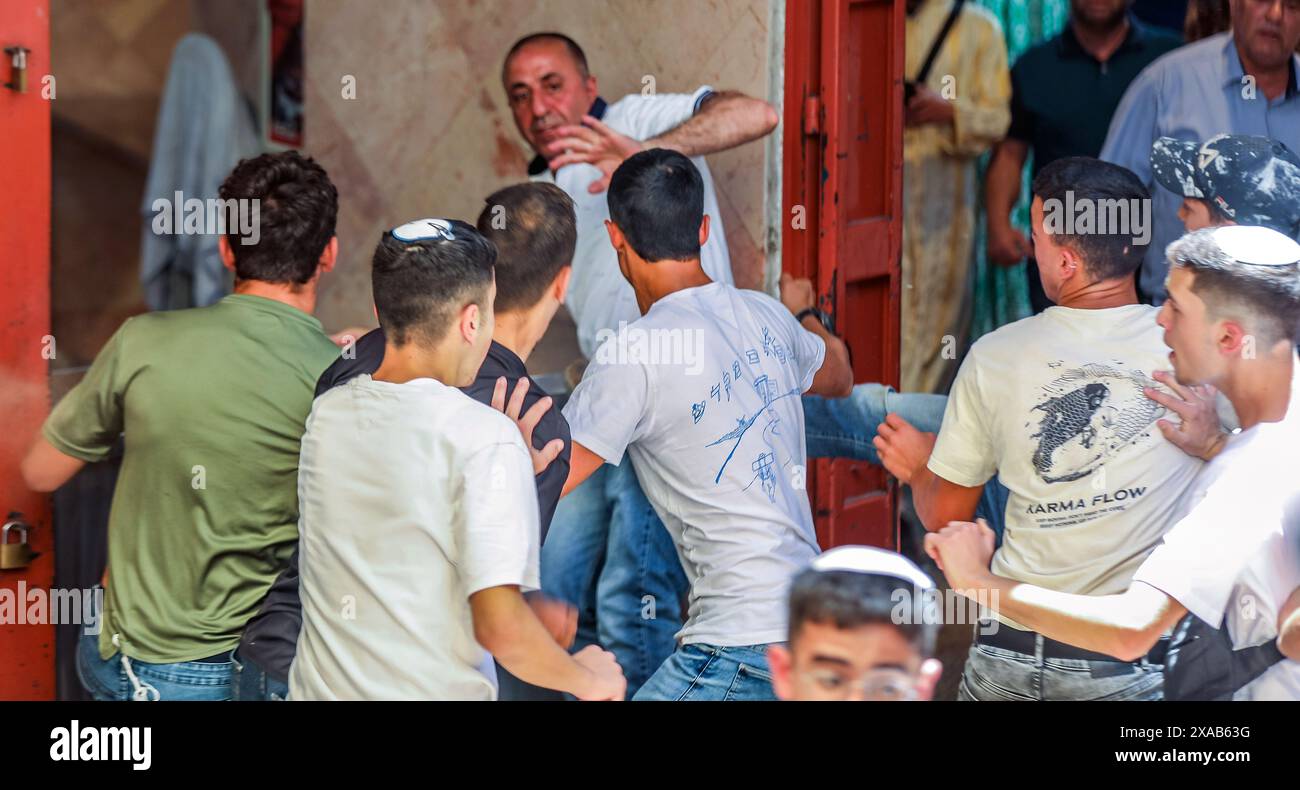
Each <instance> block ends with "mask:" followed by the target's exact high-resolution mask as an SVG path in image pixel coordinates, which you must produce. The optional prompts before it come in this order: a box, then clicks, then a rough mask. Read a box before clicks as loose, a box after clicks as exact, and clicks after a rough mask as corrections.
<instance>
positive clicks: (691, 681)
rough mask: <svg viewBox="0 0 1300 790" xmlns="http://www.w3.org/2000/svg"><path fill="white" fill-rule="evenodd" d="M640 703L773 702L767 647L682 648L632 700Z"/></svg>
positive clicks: (690, 646)
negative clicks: (655, 701)
mask: <svg viewBox="0 0 1300 790" xmlns="http://www.w3.org/2000/svg"><path fill="white" fill-rule="evenodd" d="M633 699H635V700H637V701H638V702H640V701H645V700H660V701H686V702H697V701H705V702H730V701H733V700H734V701H745V700H774V699H776V692H775V691H774V690H773V689H772V672H771V669H770V668H769V667H768V664H767V645H747V646H743V647H716V646H714V645H705V644H698V643H697V644H690V645H682V647H681V648H679V649H678V650H677V651H676V652H675V653H673V654H672V656H671V657H669V659H668V660H667V661H665V662H664V664H663V666H661V667H659V670H658V671H657V672H655V673H654V675H653V676H652V677H651V678H650V679H649V680H648V681H646V683H645V685H644V686H642V687H641V690H640V691H638V692H637V693H636V696H635V697H634V698H633Z"/></svg>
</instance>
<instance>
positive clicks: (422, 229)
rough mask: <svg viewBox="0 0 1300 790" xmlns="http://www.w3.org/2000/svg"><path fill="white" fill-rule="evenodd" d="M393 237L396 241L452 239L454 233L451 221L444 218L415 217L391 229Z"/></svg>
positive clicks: (454, 235) (454, 236)
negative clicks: (415, 218)
mask: <svg viewBox="0 0 1300 790" xmlns="http://www.w3.org/2000/svg"><path fill="white" fill-rule="evenodd" d="M392 234H393V238H395V239H397V240H398V241H424V240H425V239H446V240H448V241H452V240H453V239H455V238H456V234H455V233H453V232H452V230H451V223H450V222H448V221H447V220H445V219H417V220H414V221H412V222H408V223H406V224H404V225H398V226H397V227H395V228H393V230H392Z"/></svg>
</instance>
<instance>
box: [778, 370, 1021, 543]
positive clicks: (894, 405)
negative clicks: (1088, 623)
mask: <svg viewBox="0 0 1300 790" xmlns="http://www.w3.org/2000/svg"><path fill="white" fill-rule="evenodd" d="M947 406H948V396H946V395H928V394H924V393H910V392H909V393H899V392H895V391H894V389H893V388H892V387H886V386H885V385H883V384H857V385H855V386H854V387H853V392H852V393H851V394H850V395H849V396H848V397H846V398H822V397H819V396H817V395H805V396H803V419H804V433H805V434H806V435H807V437H808V457H809V458H853V459H855V460H858V461H869V462H871V463H873V464H878V463H880V456H879V455H878V454H877V453H876V448H875V445H873V444H872V443H871V442H872V440H873V439H875V438H876V426H878V425H880V423H882V422H884V421H885V415H887V414H897V415H898V416H900V417H902V418H903V419H904V420H907V421H908V422H909V423H911V424H912V425H913V426H914V427H915V428H916V429H917V430H918V431H921V432H922V433H934V434H937V433H938V432H939V427H940V426H941V425H942V424H943V412H944V409H945V408H947ZM1006 511H1007V489H1006V486H1004V485H1002V483H1001V482H999V481H998V479H997V478H996V477H995V478H993V480H991V481H989V483H988V484H987V485H985V486H984V493H983V494H982V495H981V496H980V502H979V505H978V506H977V507H976V509H975V515H976V516H977V517H979V518H982V519H984V520H985V521H987V522H988V525H989V527H991V528H992V529H993V531H994V532H995V533H997V536H998V542H999V543H1001V541H1002V529H1003V523H1004V521H1005V518H1006Z"/></svg>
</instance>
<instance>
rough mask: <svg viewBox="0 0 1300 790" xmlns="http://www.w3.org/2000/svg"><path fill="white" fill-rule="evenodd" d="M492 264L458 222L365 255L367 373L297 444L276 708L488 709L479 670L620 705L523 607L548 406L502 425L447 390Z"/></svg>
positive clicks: (611, 685) (480, 350)
mask: <svg viewBox="0 0 1300 790" xmlns="http://www.w3.org/2000/svg"><path fill="white" fill-rule="evenodd" d="M495 261H496V248H495V247H494V246H493V245H492V242H490V241H488V240H487V239H485V238H484V237H482V236H481V235H479V234H478V232H477V231H475V229H474V228H473V227H472V226H470V225H467V224H466V223H464V222H458V221H447V220H420V221H417V222H410V223H407V224H405V225H402V226H400V227H398V228H396V229H394V230H392V231H390V232H388V233H385V234H384V237H383V238H382V239H381V240H380V242H379V245H378V247H377V248H376V250H375V256H374V264H373V272H372V277H371V279H372V285H373V290H374V299H375V312H376V315H378V317H379V324H380V326H381V327H382V328H383V330H384V336H385V347H384V356H383V362H382V363H381V364H380V366H379V369H378V370H376V371H375V372H374V373H373V375H372V374H362V375H360V376H357V377H355V378H353V379H350V380H349V381H348V382H347V383H346V384H343V385H340V386H338V387H335V388H333V389H331V390H330V391H328V392H326V393H325V394H323V395H321V396H320V397H319V398H317V399H316V402H315V404H314V405H313V406H312V411H311V416H310V417H308V419H307V430H306V433H305V434H304V435H303V437H302V455H301V458H300V463H299V471H298V499H299V509H300V512H301V518H300V521H299V527H298V531H299V535H300V538H299V552H300V556H299V564H300V566H301V571H300V573H301V581H300V589H301V596H302V613H303V623H302V631H301V632H300V634H299V637H298V649H297V652H296V655H295V657H294V660H293V664H292V665H291V667H290V669H289V696H290V698H291V699H295V700H308V699H456V700H459V699H482V700H487V699H495V698H496V694H497V688H496V669H495V667H494V666H493V663H492V659H493V657H495V658H496V661H497V662H498V663H500V665H501V666H503V667H505V668H506V669H507V670H509V671H510V673H511V674H513V675H514V676H515V677H517V678H519V679H521V680H523V681H525V682H528V683H532V684H534V685H538V686H542V687H544V688H552V689H557V690H560V691H565V692H568V693H570V694H573V695H574V696H576V697H578V698H580V699H622V697H623V693H624V682H623V674H622V672H621V671H620V670H619V668H618V665H617V664H616V663H615V661H614V658H613V656H612V654H610V653H606V652H605V651H603V650H601V649H600V648H599V647H595V646H591V647H588V648H586V649H584V650H582V651H580V652H578V653H577V654H576V655H574V656H570V655H569V654H568V653H566V652H565V650H564V648H563V647H561V646H560V644H558V643H557V641H556V638H555V637H553V636H552V634H551V633H548V630H547V627H546V626H545V625H543V623H542V621H541V620H539V619H538V617H537V615H536V614H534V612H533V610H532V608H530V607H529V605H528V603H527V602H526V601H525V599H524V596H523V595H522V593H523V592H525V591H528V590H531V589H536V588H537V587H538V568H537V555H538V544H539V543H540V536H539V534H538V508H537V491H536V486H535V485H534V481H533V477H534V475H535V474H536V473H538V472H540V471H542V470H543V469H545V468H546V466H547V465H548V464H549V463H550V461H551V460H553V459H554V458H555V456H557V455H558V454H559V452H560V449H561V447H560V445H562V444H563V442H562V441H561V440H559V439H555V440H553V441H552V442H550V443H548V444H547V445H546V446H545V447H544V448H542V449H541V450H536V449H534V448H533V446H532V430H533V427H534V426H536V424H537V421H538V420H539V419H540V418H541V414H542V413H543V412H544V411H545V410H546V409H547V408H549V407H550V398H544V399H542V400H541V401H538V403H536V404H535V405H534V406H533V408H531V409H529V411H528V413H527V414H525V415H524V417H523V418H522V419H521V420H519V423H518V425H517V426H516V424H515V423H514V422H512V421H511V419H510V418H509V417H507V416H505V415H503V414H501V413H500V412H499V411H495V410H494V409H493V408H491V407H489V406H487V405H484V404H482V403H479V402H478V401H475V400H473V399H472V398H470V397H469V396H468V395H466V394H465V393H463V392H461V391H460V390H459V389H457V388H458V387H465V386H468V385H469V384H471V383H472V382H473V381H474V378H475V376H476V375H477V374H478V371H479V368H480V367H481V366H482V363H483V359H484V357H485V356H486V354H487V351H488V346H489V345H490V344H491V341H492V331H493V325H494V321H495V318H494V313H493V300H494V298H495V294H496V284H495V279H494V265H495ZM504 390H505V379H504V378H503V379H501V380H500V383H499V384H498V386H497V395H496V396H495V397H494V399H493V403H494V405H498V402H500V405H504ZM525 394H526V387H522V385H521V388H520V389H517V390H516V392H515V395H514V396H513V397H512V398H511V406H510V408H509V410H507V414H509V415H511V416H515V415H517V414H518V411H519V409H520V407H521V405H522V403H523V398H524V395H525ZM521 434H522V436H521Z"/></svg>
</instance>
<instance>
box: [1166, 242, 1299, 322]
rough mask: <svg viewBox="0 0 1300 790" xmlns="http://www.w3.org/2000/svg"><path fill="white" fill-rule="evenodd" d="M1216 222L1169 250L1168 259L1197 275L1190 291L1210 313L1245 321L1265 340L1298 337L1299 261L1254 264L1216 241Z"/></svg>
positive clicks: (1171, 246) (1170, 246)
mask: <svg viewBox="0 0 1300 790" xmlns="http://www.w3.org/2000/svg"><path fill="white" fill-rule="evenodd" d="M1215 230H1216V229H1215V228H1202V229H1201V230H1198V231H1195V232H1192V233H1188V234H1187V235H1186V236H1183V237H1182V238H1181V239H1179V240H1177V241H1175V242H1173V243H1172V244H1170V245H1169V247H1168V248H1166V250H1165V256H1166V257H1167V258H1168V259H1169V265H1170V266H1172V267H1179V268H1184V269H1187V270H1188V271H1190V272H1192V274H1193V275H1194V276H1193V278H1192V293H1194V294H1196V295H1197V296H1199V297H1200V298H1201V301H1203V302H1205V306H1206V308H1207V309H1208V310H1209V311H1210V314H1211V315H1213V316H1216V317H1220V318H1223V317H1231V318H1235V319H1236V320H1239V321H1242V322H1243V323H1246V324H1247V325H1248V326H1249V328H1250V329H1251V331H1253V332H1255V333H1256V334H1258V335H1260V338H1259V339H1260V340H1261V341H1263V343H1264V344H1267V345H1273V344H1275V343H1277V342H1278V341H1280V340H1287V341H1289V342H1290V343H1291V344H1292V345H1294V344H1295V343H1296V341H1297V339H1300V331H1298V330H1300V262H1297V263H1295V264H1292V265H1284V266H1255V265H1251V264H1248V263H1241V262H1240V261H1237V260H1235V259H1233V257H1232V256H1231V255H1229V254H1228V253H1227V252H1225V251H1224V250H1223V248H1222V247H1220V246H1219V245H1218V243H1217V242H1216V241H1215V237H1214V233H1215Z"/></svg>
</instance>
